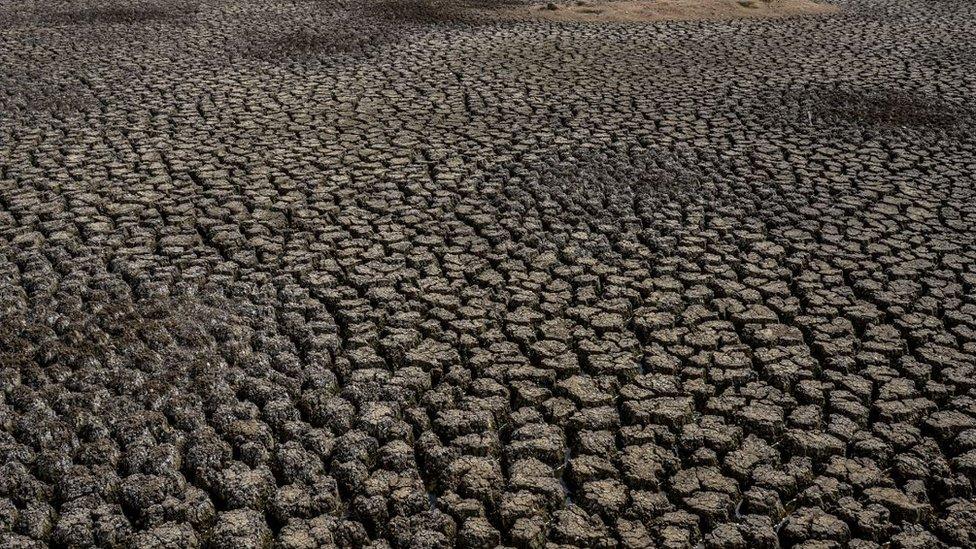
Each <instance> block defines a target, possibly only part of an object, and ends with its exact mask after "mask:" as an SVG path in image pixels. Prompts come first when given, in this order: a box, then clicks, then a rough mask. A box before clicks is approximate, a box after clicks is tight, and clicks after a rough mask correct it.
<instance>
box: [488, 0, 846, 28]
mask: <svg viewBox="0 0 976 549" xmlns="http://www.w3.org/2000/svg"><path fill="white" fill-rule="evenodd" d="M553 8H555V9H553ZM838 11H840V8H839V7H838V6H836V5H833V4H827V3H823V2H818V1H816V0H580V1H576V0H573V1H570V2H553V3H551V4H548V5H546V4H533V5H528V6H516V7H509V8H504V9H500V10H497V11H494V14H495V15H496V16H500V17H503V18H515V19H543V20H548V21H564V22H575V21H583V22H595V23H597V22H599V23H603V22H635V21H695V20H723V19H741V18H761V17H787V16H791V15H826V14H830V13H836V12H838Z"/></svg>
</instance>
